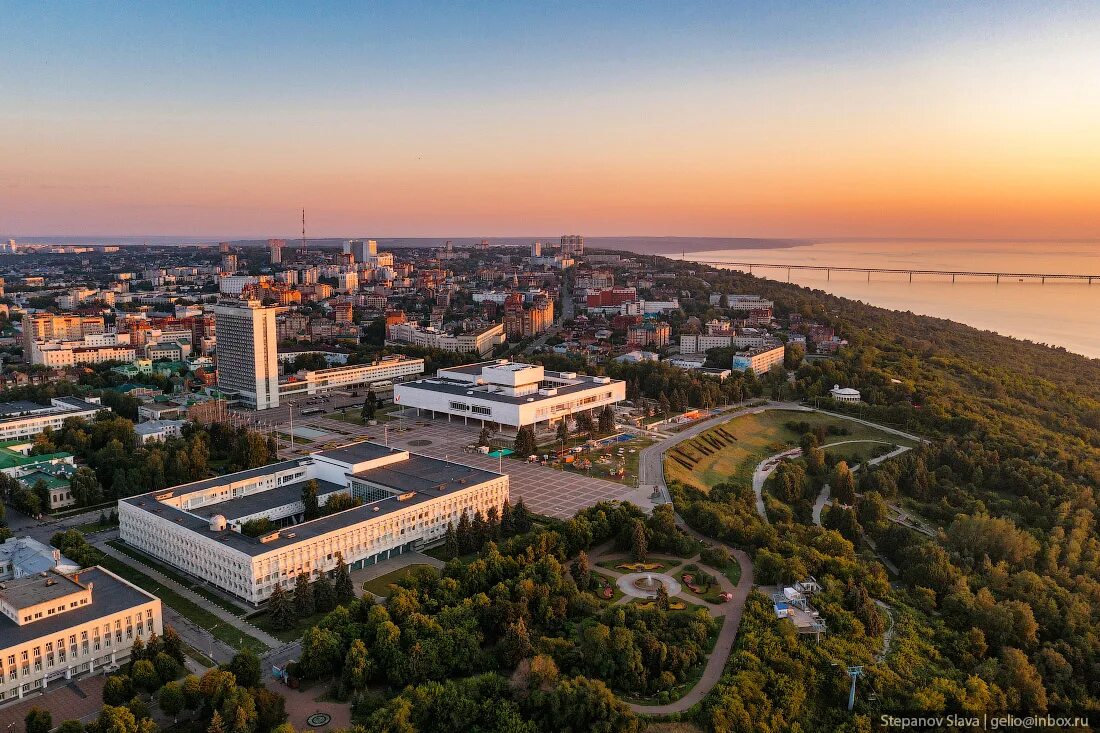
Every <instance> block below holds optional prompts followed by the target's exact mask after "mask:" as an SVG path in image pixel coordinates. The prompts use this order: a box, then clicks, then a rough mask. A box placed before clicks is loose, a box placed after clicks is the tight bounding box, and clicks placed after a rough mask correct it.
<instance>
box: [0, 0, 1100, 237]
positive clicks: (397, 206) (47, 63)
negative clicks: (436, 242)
mask: <svg viewBox="0 0 1100 733" xmlns="http://www.w3.org/2000/svg"><path fill="white" fill-rule="evenodd" d="M542 5H543V6H542V7H541V8H538V7H534V4H533V3H505V2H493V3H450V2H448V3H443V2H439V3H423V4H418V3H413V2H395V3H392V4H374V3H370V4H368V3H351V2H348V3H317V4H314V3H301V2H296V3H257V4H254V5H250V4H247V3H232V4H229V3H225V4H223V3H202V2H187V3H183V2H181V3H167V2H166V3H134V4H131V5H126V4H123V3H104V4H92V3H71V4H70V3H62V2H56V3H34V2H21V3H20V2H12V3H6V4H5V5H4V10H3V22H2V24H0V27H2V28H3V33H2V35H0V38H2V39H3V45H4V61H3V63H2V64H0V99H2V102H3V103H2V104H0V233H3V234H5V235H9V236H16V235H20V234H24V235H31V234H37V235H46V234H58V235H61V234H76V235H81V234H87V235H114V234H117V235H156V234H171V235H193V236H216V237H243V236H269V235H271V236H274V235H292V234H293V233H294V231H295V230H296V229H297V227H298V216H299V214H298V210H299V209H300V208H301V207H303V206H304V207H306V208H307V209H308V210H309V218H310V229H311V234H312V235H314V236H341V235H348V234H361V235H362V234H365V235H369V236H378V237H392V236H447V235H450V236H490V235H497V236H505V235H509V234H515V235H521V234H554V233H560V232H563V231H579V232H583V233H585V234H588V235H630V234H637V235H642V234H646V235H686V236H764V237H771V236H775V237H826V236H829V237H844V236H878V237H894V236H897V237H1013V238H1059V237H1060V238H1067V237H1082V238H1088V237H1100V215H1098V212H1100V73H1098V69H1100V4H1098V3H1094V2H1093V3H1066V4H1063V3H1050V4H1045V3H1038V2H1032V3H1021V4H1017V3H1011V2H999V3H983V4H981V5H979V4H977V3H971V4H963V3H957V2H949V3H936V2H913V3H901V2H886V3H882V2H877V3H872V2H867V3H854V2H853V3H839V2H838V3H827V2H818V3H805V4H799V3H764V2H761V3H713V4H711V3H681V2H669V3H648V2H632V3H591V2H583V3H576V4H571V3H564V2H563V3H544V4H542ZM361 6H365V7H361Z"/></svg>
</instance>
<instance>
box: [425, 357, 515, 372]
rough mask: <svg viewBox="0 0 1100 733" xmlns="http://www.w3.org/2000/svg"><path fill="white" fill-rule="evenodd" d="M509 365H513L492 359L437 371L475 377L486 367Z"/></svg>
mask: <svg viewBox="0 0 1100 733" xmlns="http://www.w3.org/2000/svg"><path fill="white" fill-rule="evenodd" d="M510 363H513V362H507V361H506V360H502V359H493V360H492V361H476V362H474V363H473V364H462V365H459V366H453V367H444V368H442V369H440V370H439V371H441V372H460V373H462V374H472V375H475V376H477V375H480V374H481V370H482V369H484V368H486V367H502V366H505V364H510Z"/></svg>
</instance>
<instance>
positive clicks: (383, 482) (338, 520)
mask: <svg viewBox="0 0 1100 733" xmlns="http://www.w3.org/2000/svg"><path fill="white" fill-rule="evenodd" d="M404 452H405V451H401V450H398V449H396V448H387V447H386V446H383V445H379V444H377V443H370V442H368V441H363V442H360V443H352V444H351V445H347V446H344V447H342V448H334V449H332V450H328V451H321V452H318V453H315V454H313V455H315V456H326V457H328V458H330V459H331V460H335V461H340V462H344V463H357V462H360V461H364V460H370V459H372V458H379V457H382V456H385V455H388V454H391V453H404ZM311 460H312V459H311V458H299V459H295V460H292V461H283V462H282V463H274V464H271V465H268V466H261V467H259V468H253V469H249V470H248V471H239V472H237V473H233V474H226V475H225V476H220V477H216V478H212V479H204V480H203V481H197V482H194V483H191V484H185V485H183V486H180V487H173V488H171V489H166V490H165V491H173V496H186V495H187V494H189V493H193V492H194V491H199V490H201V489H199V488H196V487H200V486H201V487H203V488H213V487H216V486H223V485H225V484H228V483H230V482H232V481H240V480H242V479H244V478H252V477H256V476H262V475H265V474H268V473H273V472H275V471H279V470H282V469H284V468H294V467H296V466H299V465H303V464H308V463H309V462H310V461H311ZM500 475H502V474H497V473H494V472H493V471H486V470H483V469H480V468H474V467H472V466H467V465H465V464H461V463H453V462H451V461H444V460H442V459H439V458H430V457H428V456H423V455H420V454H417V453H410V454H409V458H408V459H406V460H404V461H400V462H398V463H391V464H388V465H386V466H380V467H378V468H371V469H367V470H365V471H360V472H358V473H355V474H353V477H355V478H359V479H362V480H364V481H369V482H371V483H375V484H378V485H380V486H384V487H386V488H388V489H393V490H394V492H395V496H393V497H390V498H386V499H382V500H380V501H375V502H371V503H369V504H363V505H361V506H358V507H353V508H351V509H346V510H344V511H342V512H337V513H335V514H330V515H328V516H325V517H320V518H318V519H313V520H310V521H308V522H302V523H301V524H296V525H293V526H291V527H286V528H284V529H282V530H281V531H280V535H279V537H278V538H277V539H274V540H271V541H269V542H263V543H261V542H260V541H259V539H258V538H254V537H248V536H247V535H243V534H241V533H240V532H235V531H233V530H231V529H226V530H224V531H221V532H215V531H212V530H211V529H210V521H209V519H208V518H203V517H201V516H198V515H197V514H193V513H191V512H188V511H184V510H182V509H177V508H176V507H173V506H171V505H169V504H165V503H163V502H160V501H157V500H156V499H155V498H154V497H155V496H156V495H158V494H161V493H163V492H160V491H152V492H149V493H146V494H142V495H140V496H131V497H129V498H126V499H123V500H122V501H123V502H125V503H127V504H130V505H132V506H135V507H138V508H139V509H141V510H142V511H145V512H150V513H152V514H157V515H158V516H161V517H163V518H165V519H167V520H170V521H173V522H175V523H176V524H178V525H179V526H181V527H185V528H187V529H189V530H191V531H193V532H196V533H198V534H201V535H203V536H205V537H210V538H212V539H216V540H218V541H220V542H223V543H224V544H226V545H227V546H229V547H231V548H233V549H234V550H237V551H238V552H242V553H244V554H246V555H251V556H256V555H263V554H266V553H268V552H271V551H273V550H279V549H283V548H286V547H290V546H293V545H296V544H298V543H300V542H303V541H306V540H309V539H312V538H314V537H319V536H321V535H324V534H328V533H329V532H335V531H338V530H340V529H343V528H344V527H347V526H350V525H354V524H359V523H361V522H366V521H369V520H371V519H376V518H378V517H381V516H385V515H386V514H391V513H393V512H396V511H400V510H402V509H407V508H408V507H410V506H415V505H417V504H421V503H423V502H425V501H429V500H430V499H433V498H435V497H438V496H441V495H445V494H446V493H448V492H453V491H457V490H460V489H466V488H469V487H471V486H476V485H477V484H479V483H484V482H485V481H490V480H492V479H494V478H497V477H498V476H500ZM304 483H305V482H304V481H303V482H300V483H297V484H291V485H290V486H291V487H294V488H293V489H290V490H289V491H287V492H286V493H290V494H293V493H294V492H295V491H296V492H297V493H298V494H300V493H301V486H302V485H303V484H304ZM318 484H320V489H319V491H318V493H319V494H324V493H327V492H326V491H325V488H326V486H327V487H332V486H335V484H332V483H329V482H325V481H318ZM338 488H343V487H338ZM273 491H279V489H271V490H268V491H261V492H257V493H256V494H255V495H254V496H247V497H240V498H238V499H229V500H227V501H224V502H221V503H220V504H210V505H207V506H204V507H201V508H199V509H201V510H202V511H203V512H204V513H205V512H206V510H207V509H209V508H212V507H217V506H220V507H223V508H224V507H225V506H226V505H230V507H233V509H234V510H236V511H237V516H239V517H240V516H247V514H246V513H242V512H243V510H244V509H246V508H249V507H250V506H253V507H256V506H258V507H259V508H260V509H263V508H270V507H272V506H280V505H279V504H272V503H271V501H270V498H269V497H271V496H272V492H273ZM406 494H411V496H406V497H405V498H404V499H401V498H398V496H399V495H406ZM275 496H276V497H279V496H281V495H280V494H275ZM253 501H254V502H255V503H251V502H253ZM233 502H240V504H237V505H234V504H233ZM214 513H219V512H214ZM222 513H223V515H224V516H226V518H227V519H229V516H228V515H225V514H224V512H222ZM250 513H255V511H253V512H250ZM291 534H293V535H294V536H293V537H290V536H288V535H291Z"/></svg>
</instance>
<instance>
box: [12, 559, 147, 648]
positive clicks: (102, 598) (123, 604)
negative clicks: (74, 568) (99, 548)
mask: <svg viewBox="0 0 1100 733" xmlns="http://www.w3.org/2000/svg"><path fill="white" fill-rule="evenodd" d="M55 575H56V574H55ZM75 575H76V576H79V578H80V583H81V584H85V585H86V584H88V583H94V585H95V587H94V588H92V602H91V603H89V604H87V605H84V606H77V607H76V608H74V609H72V610H71V611H66V612H65V613H56V614H54V615H53V616H45V617H43V618H41V619H39V620H38V621H32V622H31V623H29V624H24V625H22V626H20V625H19V624H17V623H15V621H12V620H11V619H10V618H8V617H7V616H4V615H3V614H0V644H3V646H4V647H13V646H16V645H18V644H22V643H24V642H28V641H31V640H32V639H38V638H41V637H44V636H54V635H56V634H58V633H59V632H61V631H63V630H65V629H69V628H72V627H74V626H79V625H81V624H85V623H89V622H91V621H95V620H96V619H99V618H102V617H104V616H108V615H110V614H113V613H118V612H119V611H125V610H126V609H128V608H134V607H136V606H141V605H144V604H146V603H148V602H149V601H155V600H157V599H156V596H153V595H151V594H149V593H146V592H145V591H143V590H141V589H140V588H137V587H135V586H133V585H130V584H129V583H127V582H126V581H124V580H123V579H122V578H120V577H118V576H117V575H115V574H114V573H112V572H110V571H109V570H105V569H103V568H101V567H99V566H98V565H97V566H95V567H92V568H86V569H84V570H81V571H80V572H79V573H75ZM57 577H62V576H57Z"/></svg>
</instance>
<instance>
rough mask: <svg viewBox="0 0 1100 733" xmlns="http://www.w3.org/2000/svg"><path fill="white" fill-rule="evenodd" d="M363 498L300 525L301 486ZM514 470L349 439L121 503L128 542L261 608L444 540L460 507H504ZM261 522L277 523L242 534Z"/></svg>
mask: <svg viewBox="0 0 1100 733" xmlns="http://www.w3.org/2000/svg"><path fill="white" fill-rule="evenodd" d="M310 481H316V482H317V493H318V496H319V500H320V502H321V503H322V504H323V503H324V502H325V501H327V497H329V496H332V495H335V494H348V495H350V496H352V497H354V498H356V499H359V500H360V501H362V502H363V503H362V504H361V505H359V506H356V507H354V508H351V509H345V510H343V511H339V512H336V513H334V514H330V515H328V516H322V517H320V518H318V519H312V520H309V521H304V517H303V513H304V505H303V503H302V500H301V498H302V489H303V488H304V486H305V485H306V484H307V483H308V482H310ZM507 498H508V476H506V475H503V474H498V473H493V472H490V471H484V470H481V469H477V468H472V467H470V466H465V465H462V464H459V463H454V462H451V461H443V460H439V459H437V458H429V457H427V456H422V455H417V454H413V453H409V452H408V451H403V450H397V449H393V448H388V447H386V446H383V445H379V444H377V443H370V442H361V443H352V444H350V445H346V446H343V447H341V448H335V449H332V450H326V451H321V452H318V453H313V454H311V455H310V456H309V457H307V458H299V459H295V460H290V461H283V462H282V463H275V464H272V465H269V466H263V467H261V468H255V469H251V470H248V471H240V472H238V473H231V474H227V475H224V476H218V477H216V478H212V479H206V480H203V481H197V482H193V483H190V484H183V485H181V486H176V487H173V488H170V489H168V490H166V491H158V492H153V493H149V494H144V495H142V496H135V497H131V498H129V499H123V500H122V501H120V502H119V534H120V537H121V538H122V540H124V541H125V542H127V543H128V544H131V545H133V546H134V547H137V548H138V549H140V550H142V551H144V552H147V553H149V554H150V555H153V556H154V557H157V558H158V559H160V560H162V561H164V562H166V563H169V564H171V565H173V566H174V567H177V568H179V569H180V570H183V571H184V572H187V573H189V574H191V575H193V576H195V577H198V578H201V579H202V580H204V581H206V582H208V583H210V584H212V585H215V586H217V587H218V588H221V589H222V590H224V591H226V592H227V593H230V594H232V595H234V596H236V597H238V598H241V599H242V600H244V601H246V602H248V603H251V604H253V605H258V604H260V603H262V602H263V601H266V600H267V599H268V598H269V597H270V596H271V593H272V591H273V590H274V589H275V587H276V586H282V587H284V588H287V589H290V588H291V587H293V585H294V582H295V579H296V577H297V576H298V574H299V573H306V574H308V575H309V576H310V578H311V579H315V578H317V577H319V576H320V575H321V574H322V573H331V572H333V571H334V570H335V569H336V568H337V566H338V563H339V558H338V557H337V556H338V555H339V556H342V558H343V559H344V561H345V562H347V563H348V565H349V566H350V567H351V568H352V569H357V568H361V567H364V566H367V565H372V564H374V563H377V562H381V561H383V560H385V559H387V558H389V557H393V556H396V555H399V554H401V553H404V552H408V551H410V550H413V549H417V548H419V547H422V546H424V545H426V544H430V543H433V542H435V541H438V540H441V539H443V537H444V535H445V534H446V531H447V526H448V525H449V524H454V525H457V524H458V522H459V520H460V519H461V518H462V514H463V513H467V514H468V515H469V516H471V517H472V516H473V515H474V513H475V512H481V513H482V515H483V516H484V515H486V514H488V512H489V510H490V509H491V508H495V509H496V510H497V511H498V512H499V511H500V510H501V508H502V506H503V504H504V502H505V500H507ZM261 517H262V518H266V519H268V520H269V521H271V522H272V523H273V524H274V525H275V526H276V527H278V529H276V530H274V531H272V532H269V533H267V534H265V535H263V536H260V537H250V536H248V535H245V534H243V533H242V532H241V531H240V530H241V529H242V527H243V526H244V525H245V523H246V522H248V521H250V520H252V519H259V518H261Z"/></svg>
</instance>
